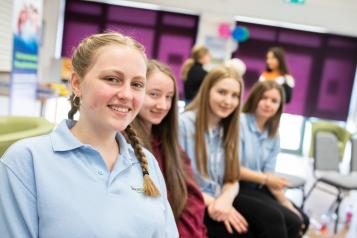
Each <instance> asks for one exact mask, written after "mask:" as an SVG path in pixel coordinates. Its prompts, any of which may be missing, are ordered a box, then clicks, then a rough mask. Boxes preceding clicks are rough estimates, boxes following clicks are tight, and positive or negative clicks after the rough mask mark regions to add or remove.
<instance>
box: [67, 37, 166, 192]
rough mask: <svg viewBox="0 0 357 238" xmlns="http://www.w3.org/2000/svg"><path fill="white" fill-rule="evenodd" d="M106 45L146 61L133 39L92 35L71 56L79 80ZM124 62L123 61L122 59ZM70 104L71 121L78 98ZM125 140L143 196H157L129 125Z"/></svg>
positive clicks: (77, 107) (143, 156) (78, 106)
mask: <svg viewBox="0 0 357 238" xmlns="http://www.w3.org/2000/svg"><path fill="white" fill-rule="evenodd" d="M108 45H123V46H127V47H131V48H133V49H135V50H137V51H138V52H140V53H141V54H142V56H143V58H144V59H145V61H146V55H145V50H144V47H143V46H142V45H141V44H140V43H138V42H137V41H135V40H134V39H132V38H130V37H128V36H124V35H122V34H119V33H116V32H108V33H102V34H94V35H91V36H89V37H87V38H85V39H83V40H82V41H81V42H80V44H79V45H78V46H77V48H76V49H75V51H74V53H73V56H72V67H73V71H74V72H75V73H76V74H77V75H78V77H79V79H80V80H83V78H84V77H85V75H86V74H87V73H88V71H89V70H90V68H91V67H92V66H93V63H94V58H95V56H96V54H97V52H98V50H99V49H101V48H102V47H104V46H108ZM123 60H125V59H123ZM69 100H70V102H71V109H70V111H69V112H68V118H69V119H73V116H74V114H75V113H76V112H77V111H78V110H79V108H80V98H79V97H77V96H75V94H74V93H72V95H71V96H70V98H69ZM125 133H126V135H127V138H128V139H129V142H130V144H131V145H132V147H133V148H134V151H135V155H136V157H137V159H138V160H139V162H140V165H141V168H142V171H143V177H144V186H143V187H144V194H145V195H147V196H159V195H160V192H159V190H158V189H157V187H156V186H155V184H154V183H153V181H152V180H151V178H150V176H149V168H148V162H147V158H146V156H145V154H144V152H143V150H142V148H141V146H140V144H139V140H138V138H137V136H136V133H135V131H134V130H133V129H132V128H131V126H130V125H128V126H127V128H126V129H125Z"/></svg>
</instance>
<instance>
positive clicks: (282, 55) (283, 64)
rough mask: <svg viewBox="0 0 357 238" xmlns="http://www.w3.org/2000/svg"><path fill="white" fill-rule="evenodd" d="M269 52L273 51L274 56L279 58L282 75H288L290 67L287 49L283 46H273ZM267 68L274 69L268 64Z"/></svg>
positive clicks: (268, 69)
mask: <svg viewBox="0 0 357 238" xmlns="http://www.w3.org/2000/svg"><path fill="white" fill-rule="evenodd" d="M268 52H271V53H272V54H273V55H274V57H275V58H276V59H277V60H278V69H279V72H280V73H281V74H282V75H286V74H289V69H288V65H287V64H286V61H285V51H284V49H283V48H281V47H272V48H270V49H269V50H268ZM266 70H267V71H272V70H271V69H270V68H269V67H268V65H267V66H266Z"/></svg>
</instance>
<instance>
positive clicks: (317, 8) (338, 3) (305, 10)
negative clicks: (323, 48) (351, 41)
mask: <svg viewBox="0 0 357 238" xmlns="http://www.w3.org/2000/svg"><path fill="white" fill-rule="evenodd" d="M284 1H285V0H195V1H192V0H179V1H178V0H141V1H137V2H145V3H152V4H157V5H159V6H165V7H176V8H181V9H188V10H192V11H196V12H199V13H204V12H215V13H216V14H217V15H218V14H220V15H221V16H222V17H224V16H227V15H228V16H229V15H232V16H245V17H253V18H261V19H269V20H275V21H281V22H290V23H295V24H303V25H311V26H317V27H322V28H326V29H327V31H328V32H330V33H334V34H343V35H350V36H356V37H357V28H356V27H355V23H356V22H357V1H356V0H306V3H305V5H296V4H288V3H286V2H284ZM111 2H119V1H118V0H112V1H111Z"/></svg>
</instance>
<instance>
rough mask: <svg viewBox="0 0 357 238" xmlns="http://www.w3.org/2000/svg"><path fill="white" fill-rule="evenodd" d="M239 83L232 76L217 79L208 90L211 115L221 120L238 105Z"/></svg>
mask: <svg viewBox="0 0 357 238" xmlns="http://www.w3.org/2000/svg"><path fill="white" fill-rule="evenodd" d="M240 90H241V88H240V85H239V83H238V82H237V80H235V79H234V78H224V79H221V80H219V81H218V82H217V83H216V84H214V85H213V87H212V88H211V89H210V92H209V107H210V112H211V116H213V117H216V119H218V120H222V119H224V118H226V117H228V116H229V115H230V114H231V113H232V112H233V111H234V110H235V109H236V108H237V107H238V105H239V97H240Z"/></svg>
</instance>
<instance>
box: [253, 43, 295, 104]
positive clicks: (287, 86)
mask: <svg viewBox="0 0 357 238" xmlns="http://www.w3.org/2000/svg"><path fill="white" fill-rule="evenodd" d="M265 80H274V81H276V82H277V83H278V84H280V85H282V87H283V88H284V93H285V103H290V102H291V99H292V96H293V88H294V87H295V80H294V78H293V77H292V76H291V75H290V74H289V70H288V66H287V64H286V61H285V52H284V49H283V48H280V47H272V48H270V49H269V50H268V53H267V55H266V69H265V71H264V72H263V73H262V74H261V75H260V77H259V81H265Z"/></svg>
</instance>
